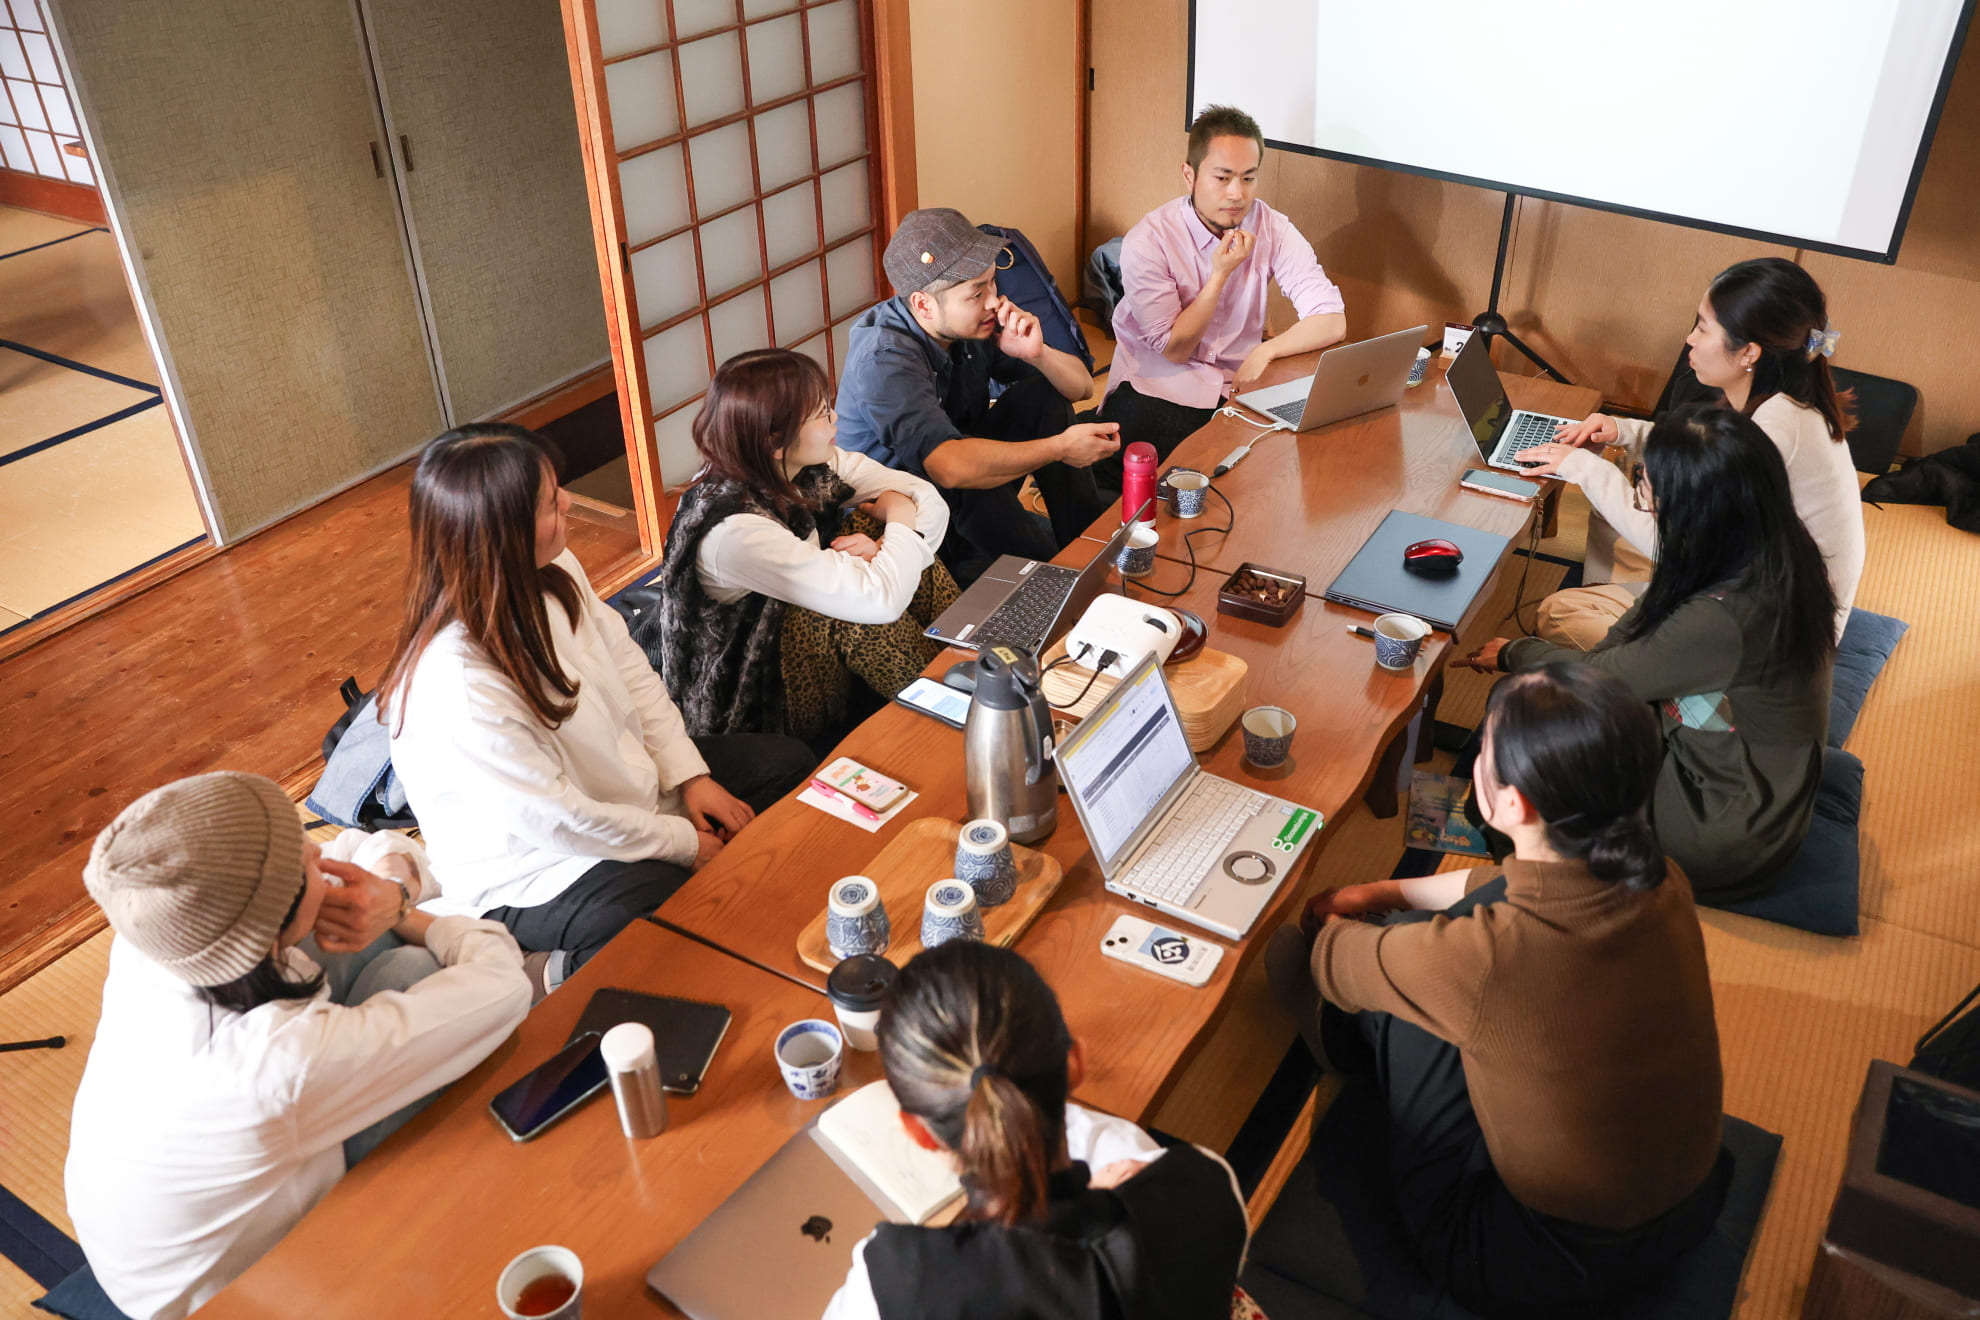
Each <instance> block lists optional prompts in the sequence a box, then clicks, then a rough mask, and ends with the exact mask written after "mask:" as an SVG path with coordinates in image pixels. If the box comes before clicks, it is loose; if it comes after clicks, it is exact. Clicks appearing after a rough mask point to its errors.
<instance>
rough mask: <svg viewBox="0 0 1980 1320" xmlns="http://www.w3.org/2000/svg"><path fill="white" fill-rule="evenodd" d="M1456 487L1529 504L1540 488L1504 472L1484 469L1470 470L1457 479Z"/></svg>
mask: <svg viewBox="0 0 1980 1320" xmlns="http://www.w3.org/2000/svg"><path fill="white" fill-rule="evenodd" d="M1458 485H1460V486H1462V487H1464V488H1465V489H1466V490H1475V491H1477V492H1478V493H1479V494H1481V495H1501V496H1504V497H1505V498H1506V499H1509V500H1521V501H1525V502H1530V501H1531V500H1532V499H1533V497H1534V496H1535V495H1538V494H1539V493H1540V488H1539V487H1538V486H1536V485H1534V484H1533V483H1532V482H1530V481H1526V480H1523V479H1522V478H1519V477H1514V476H1509V475H1507V474H1506V473H1504V472H1488V471H1486V470H1485V469H1484V468H1470V469H1468V470H1466V472H1465V474H1464V475H1463V476H1462V477H1459V478H1458Z"/></svg>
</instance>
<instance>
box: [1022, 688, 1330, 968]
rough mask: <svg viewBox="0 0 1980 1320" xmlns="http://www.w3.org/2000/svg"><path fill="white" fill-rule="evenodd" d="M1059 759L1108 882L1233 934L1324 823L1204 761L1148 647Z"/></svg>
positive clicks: (1260, 907) (1245, 925)
mask: <svg viewBox="0 0 1980 1320" xmlns="http://www.w3.org/2000/svg"><path fill="white" fill-rule="evenodd" d="M1057 759H1058V763H1059V777H1060V778H1061V779H1062V780H1063V781H1064V782H1065V786H1066V795H1067V796H1068V797H1070V798H1071V799H1072V803H1073V810H1074V811H1076V812H1078V813H1079V823H1080V824H1081V825H1082V826H1084V827H1085V829H1086V839H1087V842H1088V843H1090V844H1092V845H1093V855H1094V856H1095V857H1097V858H1099V859H1100V871H1101V874H1102V875H1104V876H1105V877H1106V878H1107V888H1108V889H1109V890H1111V891H1113V892H1114V893H1116V894H1120V895H1122V896H1124V897H1126V898H1132V899H1134V900H1136V901H1137V902H1141V903H1146V904H1147V905H1148V906H1149V907H1152V908H1155V909H1156V910H1158V911H1161V912H1165V913H1167V914H1168V915H1170V916H1172V917H1175V918H1177V919H1178V920H1181V921H1188V922H1193V923H1195V924H1196V925H1199V926H1202V927H1204V928H1206V929H1208V930H1213V931H1216V932H1217V933H1218V934H1219V935H1223V936H1226V937H1228V938H1230V939H1238V938H1240V937H1242V936H1243V935H1244V933H1245V932H1246V931H1248V930H1250V929H1251V926H1252V923H1253V922H1255V921H1257V920H1258V914H1259V913H1261V912H1263V911H1264V910H1265V906H1266V904H1268V903H1270V902H1271V901H1272V895H1273V894H1275V893H1277V892H1278V889H1279V886H1280V885H1281V884H1283V883H1285V879H1286V877H1287V876H1288V875H1290V874H1291V873H1292V869H1293V867H1294V866H1295V865H1296V864H1297V863H1298V862H1299V859H1300V855H1301V854H1302V853H1304V852H1305V851H1306V846H1307V844H1308V843H1309V842H1311V841H1312V839H1313V836H1314V835H1315V834H1316V833H1318V831H1319V829H1320V826H1321V823H1322V822H1321V819H1320V813H1319V812H1317V811H1314V810H1313V809H1311V808H1310V807H1302V806H1297V805H1295V804H1293V803H1291V802H1286V801H1282V800H1281V799H1279V798H1275V797H1271V796H1268V795H1267V794H1264V793H1256V792H1253V791H1252V790H1251V789H1248V788H1245V787H1243V786H1242V785H1240V784H1234V783H1232V782H1231V781H1230V780H1228V779H1224V778H1221V777H1219V776H1217V775H1213V774H1208V773H1206V772H1205V771H1204V770H1203V768H1202V767H1201V766H1199V765H1197V763H1196V753H1195V752H1192V751H1191V750H1190V749H1189V739H1188V737H1187V736H1186V735H1185V734H1184V732H1183V726H1182V717H1181V716H1180V715H1179V714H1178V713H1177V711H1176V702H1175V698H1174V697H1173V696H1171V695H1170V694H1169V684H1168V680H1167V679H1165V678H1163V677H1162V669H1161V666H1160V665H1158V664H1157V663H1156V662H1155V657H1154V656H1153V655H1150V656H1148V657H1147V658H1146V659H1144V660H1143V661H1142V662H1141V663H1140V664H1138V665H1136V666H1135V667H1134V669H1133V670H1132V671H1131V672H1130V673H1129V674H1128V676H1127V677H1126V678H1124V679H1122V680H1121V682H1120V685H1119V686H1117V687H1116V688H1115V689H1114V690H1113V691H1112V692H1109V693H1108V694H1107V696H1106V699H1105V700H1103V701H1102V702H1101V703H1100V704H1099V705H1098V706H1096V707H1095V708H1094V710H1093V713H1092V714H1091V715H1088V716H1087V717H1086V718H1085V719H1084V720H1081V721H1080V723H1079V727H1078V728H1076V729H1074V730H1073V731H1072V732H1071V733H1070V734H1067V735H1066V738H1065V741H1063V742H1061V743H1060V744H1059V751H1058V758H1057Z"/></svg>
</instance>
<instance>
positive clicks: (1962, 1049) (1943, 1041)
mask: <svg viewBox="0 0 1980 1320" xmlns="http://www.w3.org/2000/svg"><path fill="white" fill-rule="evenodd" d="M1975 999H1980V986H1975V987H1973V989H1972V990H1970V991H1969V992H1968V993H1967V996H1966V998H1964V999H1962V1000H1960V1001H1959V1003H1957V1004H1955V1005H1954V1006H1953V1011H1952V1012H1950V1013H1948V1014H1946V1015H1945V1016H1944V1017H1942V1018H1940V1019H1939V1021H1938V1024H1937V1025H1936V1026H1934V1027H1933V1028H1932V1029H1931V1030H1930V1031H1928V1032H1926V1033H1925V1034H1924V1035H1922V1036H1920V1037H1919V1038H1918V1045H1917V1047H1916V1048H1917V1051H1918V1052H1917V1053H1916V1054H1914V1055H1913V1056H1912V1059H1911V1067H1912V1070H1913V1071H1914V1072H1922V1073H1929V1074H1931V1075H1932V1076H1934V1077H1937V1078H1939V1079H1941V1080H1943V1081H1948V1082H1951V1083H1952V1084H1953V1085H1955V1086H1964V1087H1967V1088H1968V1089H1971V1090H1980V1008H1975V1009H1973V1011H1972V1012H1970V1013H1969V1012H1967V1009H1968V1008H1970V1007H1971V1006H1972V1004H1973V1001H1974V1000H1975ZM1962 1013H1964V1014H1965V1016H1964V1017H1962V1016H1960V1015H1961V1014H1962Z"/></svg>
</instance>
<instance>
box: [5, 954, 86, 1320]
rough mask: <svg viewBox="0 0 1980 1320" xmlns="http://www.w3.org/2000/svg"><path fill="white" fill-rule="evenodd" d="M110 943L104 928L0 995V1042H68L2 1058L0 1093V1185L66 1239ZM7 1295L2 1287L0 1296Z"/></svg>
mask: <svg viewBox="0 0 1980 1320" xmlns="http://www.w3.org/2000/svg"><path fill="white" fill-rule="evenodd" d="M110 939H111V936H110V932H109V931H104V932H103V933H102V934H100V935H98V936H96V937H95V938H94V939H92V940H90V941H89V942H88V943H87V944H84V945H81V946H80V947H78V948H77V949H76V950H75V951H74V952H73V953H70V954H68V955H67V956H66V957H64V958H62V959H61V960H60V961H58V962H55V963H52V964H50V965H49V966H48V967H46V968H44V969H43V970H41V971H40V972H37V973H36V974H35V975H34V976H32V977H30V978H29V979H28V980H26V981H24V982H22V983H21V984H20V985H19V986H17V987H15V988H14V989H13V990H12V991H10V992H9V993H8V994H7V995H6V996H5V997H0V1040H39V1039H41V1038H43V1037H46V1036H64V1037H67V1039H68V1044H67V1045H66V1046H65V1047H64V1048H62V1049H59V1050H23V1051H20V1052H18V1053H11V1054H0V1091H4V1092H5V1094H6V1097H7V1108H6V1115H5V1118H4V1119H3V1120H0V1122H3V1123H4V1139H0V1187H5V1188H6V1189H7V1190H8V1191H10V1192H12V1193H13V1194H14V1195H16V1196H18V1197H20V1198H21V1200H23V1201H25V1202H27V1203H28V1205H29V1206H30V1207H32V1208H33V1209H34V1211H35V1212H36V1213H37V1214H39V1215H40V1216H41V1217H42V1218H43V1219H46V1220H47V1221H48V1222H49V1223H51V1224H53V1225H55V1226H56V1227H57V1228H59V1229H61V1230H62V1231H63V1232H64V1233H67V1234H68V1235H69V1236H70V1237H74V1236H75V1227H74V1225H73V1224H71V1223H70V1222H69V1212H68V1209H67V1205H66V1202H65V1201H64V1200H63V1196H62V1164H63V1162H64V1161H65V1160H67V1159H68V1157H69V1109H70V1106H71V1105H73V1104H74V1102H75V1095H76V1087H77V1086H79V1085H81V1083H82V1074H83V1065H84V1064H85V1063H86V1062H87V1061H88V1059H89V1046H90V1042H91V1041H92V1040H93V1039H95V1036H96V1019H97V1016H98V1014H99V1013H100V1012H101V1011H102V1006H103V978H104V976H105V974H106V973H107V972H108V970H109V965H110ZM40 1295H41V1294H40V1293H39V1292H36V1293H35V1294H34V1296H36V1297H39V1296H40ZM4 1297H5V1292H4V1285H0V1299H4ZM0 1313H4V1314H7V1315H14V1314H17V1312H14V1311H3V1312H0Z"/></svg>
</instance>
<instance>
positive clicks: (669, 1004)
mask: <svg viewBox="0 0 1980 1320" xmlns="http://www.w3.org/2000/svg"><path fill="white" fill-rule="evenodd" d="M621 1022H644V1023H645V1024H646V1025H647V1026H648V1027H650V1028H652V1029H653V1044H654V1048H655V1050H656V1051H657V1052H658V1054H659V1056H660V1082H661V1085H663V1086H665V1087H666V1088H667V1089H668V1090H669V1091H674V1092H677V1093H679V1094H681V1095H693V1094H694V1093H695V1091H697V1090H698V1089H700V1086H701V1075H702V1074H703V1073H705V1072H706V1071H708V1061H709V1060H710V1059H712V1058H714V1057H715V1047H716V1046H718V1045H720V1044H721V1043H722V1037H723V1036H725V1035H727V1034H728V1032H729V1010H728V1009H726V1008H723V1007H722V1006H721V1005H720V1004H703V1003H697V1002H696V1001H695V1000H692V999H670V998H666V997H664V996H661V995H646V994H641V993H640V992H639V991H637V990H614V989H611V988H609V987H608V988H606V989H603V990H599V991H597V992H596V993H594V994H593V995H592V996H591V1002H590V1003H588V1004H586V1005H585V1006H584V1013H583V1015H582V1016H581V1017H579V1018H578V1021H577V1025H576V1026H575V1027H573V1028H571V1034H570V1039H571V1040H576V1039H577V1038H578V1037H579V1036H582V1035H583V1034H584V1033H585V1032H587V1031H595V1032H597V1033H598V1034H599V1035H601V1036H602V1035H604V1034H605V1033H606V1032H608V1031H610V1030H611V1029H612V1028H613V1027H616V1026H618V1025H619V1024H620V1023H621Z"/></svg>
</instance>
